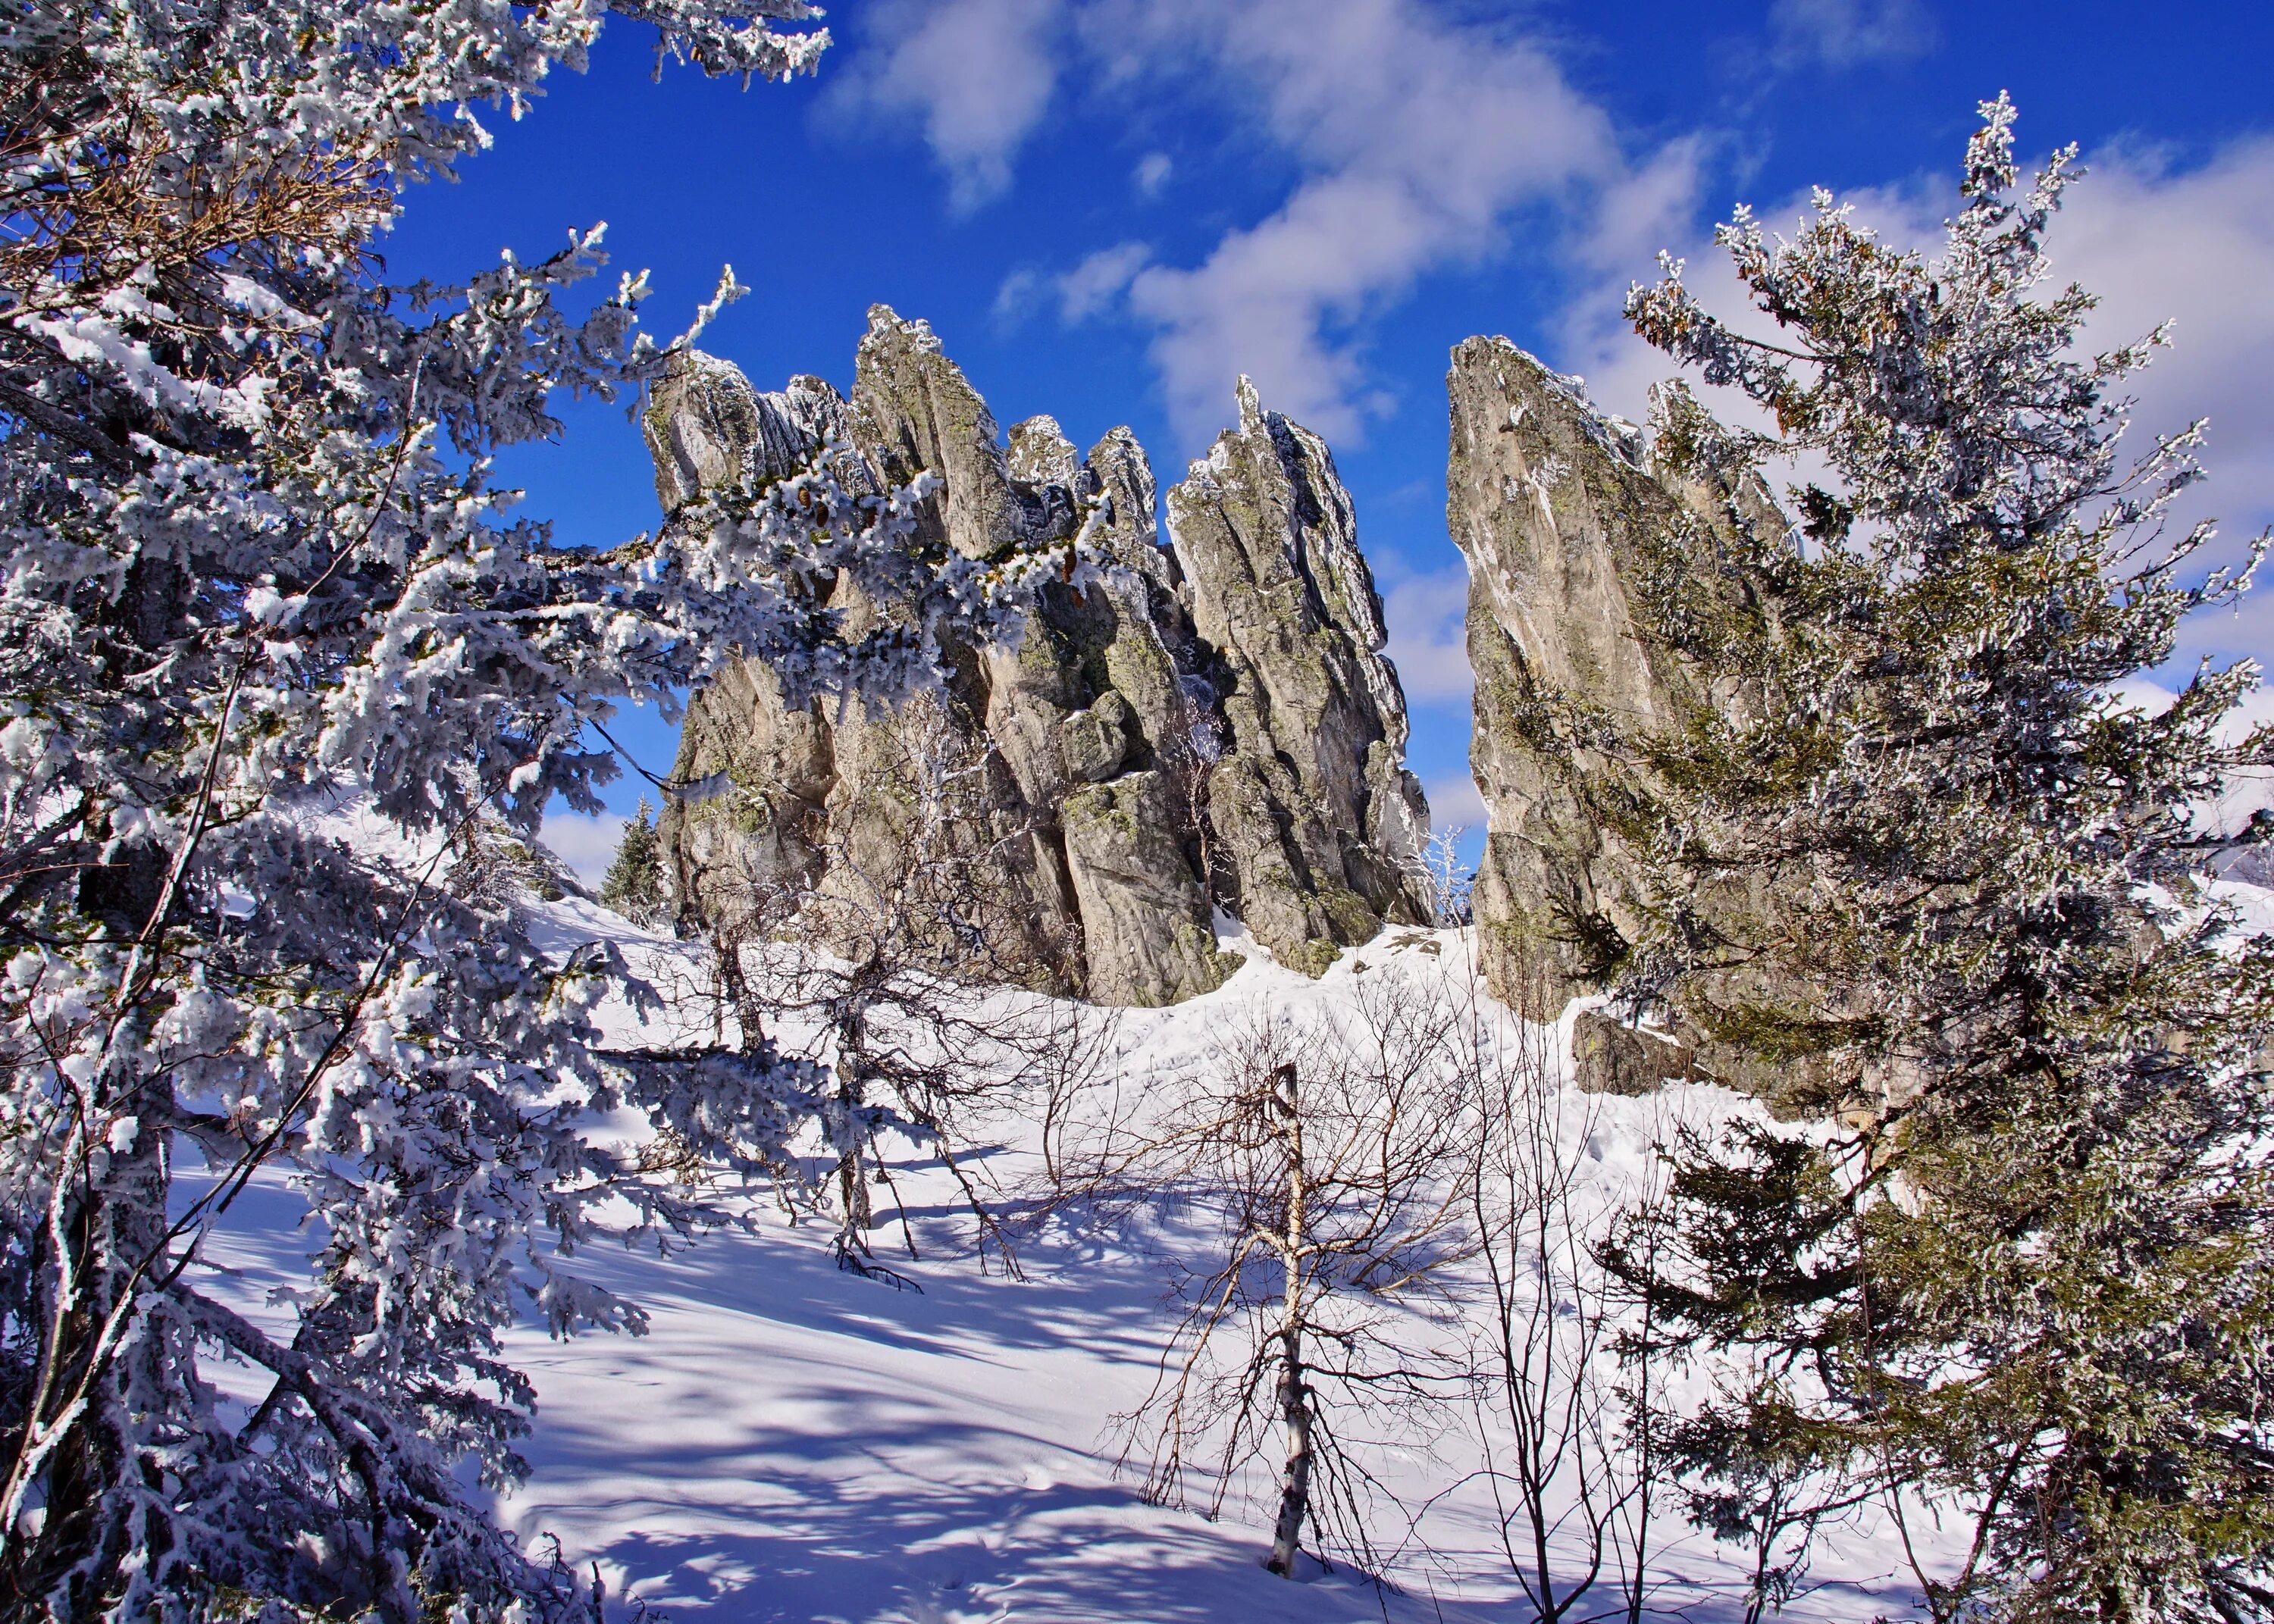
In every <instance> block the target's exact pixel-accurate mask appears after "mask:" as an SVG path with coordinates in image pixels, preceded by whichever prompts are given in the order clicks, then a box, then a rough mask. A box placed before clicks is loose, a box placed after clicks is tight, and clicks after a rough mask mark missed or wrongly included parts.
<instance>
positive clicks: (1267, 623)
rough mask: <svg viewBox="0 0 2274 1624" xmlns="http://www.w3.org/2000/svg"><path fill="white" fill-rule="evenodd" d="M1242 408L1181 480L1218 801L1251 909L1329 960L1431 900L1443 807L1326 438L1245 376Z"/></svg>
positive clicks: (1266, 936) (1231, 866)
mask: <svg viewBox="0 0 2274 1624" xmlns="http://www.w3.org/2000/svg"><path fill="white" fill-rule="evenodd" d="M1168 510H1169V530H1170V533H1171V536H1172V537H1173V538H1174V541H1175V545H1176V552H1177V557H1178V560H1179V561H1180V562H1181V563H1182V565H1183V567H1184V569H1185V573H1186V576H1187V578H1188V579H1189V581H1190V583H1191V591H1190V594H1189V601H1190V604H1191V607H1192V617H1193V629H1194V631H1195V632H1196V633H1197V634H1198V635H1199V637H1200V639H1201V642H1202V643H1204V644H1205V645H1206V647H1207V648H1208V649H1209V650H1210V651H1211V652H1212V654H1213V656H1214V662H1213V663H1214V666H1215V669H1214V670H1213V671H1211V672H1209V673H1207V674H1208V675H1209V676H1210V677H1211V678H1213V679H1214V686H1215V692H1214V695H1213V696H1214V698H1215V700H1216V703H1217V705H1218V706H1219V707H1220V710H1221V713H1222V715H1223V718H1224V723H1225V725H1226V729H1227V734H1226V737H1225V738H1224V755H1223V757H1222V759H1221V760H1220V761H1219V762H1218V763H1216V771H1215V772H1214V774H1213V776H1212V778H1211V779H1210V783H1209V811H1210V816H1211V821H1212V823H1213V825H1214V828H1215V831H1216V838H1217V840H1218V842H1219V843H1220V845H1221V847H1222V850H1223V855H1224V864H1225V867H1226V868H1227V870H1228V873H1229V877H1230V879H1231V886H1232V891H1233V893H1234V896H1235V897H1236V898H1237V903H1236V906H1237V907H1238V909H1239V915H1240V918H1241V919H1242V920H1243V921H1246V925H1247V928H1248V929H1250V930H1251V931H1253V932H1254V934H1255V936H1256V938H1257V939H1258V940H1259V941H1261V942H1264V943H1265V944H1268V945H1269V946H1270V947H1271V949H1272V950H1273V951H1274V953H1275V954H1276V955H1277V956H1278V957H1279V958H1280V959H1282V960H1283V961H1284V962H1290V963H1300V964H1306V965H1309V964H1324V963H1330V962H1332V960H1333V958H1334V956H1335V953H1336V951H1337V949H1338V947H1340V946H1344V945H1350V944H1356V943H1359V942H1362V941H1365V940H1366V939H1367V937H1369V936H1372V935H1373V934H1374V932H1375V931H1376V930H1377V929H1380V928H1381V926H1382V921H1384V920H1385V919H1396V920H1401V921H1406V922H1409V923H1419V922H1421V921H1423V920H1425V919H1426V918H1427V913H1426V908H1425V905H1424V902H1423V899H1422V897H1421V894H1420V892H1419V890H1418V888H1417V887H1416V885H1415V882H1414V873H1415V870H1416V868H1417V866H1418V864H1419V857H1420V853H1421V846H1422V843H1423V841H1424V840H1425V838H1426V836H1427V828H1428V811H1427V807H1426V806H1425V805H1424V803H1423V801H1422V798H1421V787H1420V786H1419V783H1418V782H1416V781H1415V779H1414V778H1413V775H1412V773H1410V772H1408V771H1405V737H1406V721H1405V700H1404V694H1403V693H1402V692H1401V691H1400V689H1399V688H1398V685H1397V673H1396V672H1395V671H1393V670H1392V669H1391V667H1390V665H1389V661H1388V660H1387V659H1385V658H1382V644H1383V643H1384V642H1385V641H1386V640H1387V637H1386V634H1385V632H1384V630H1383V628H1382V602H1381V599H1380V598H1378V597H1377V596H1376V595H1375V593H1374V578H1373V575H1372V574H1371V573H1370V572H1369V571H1368V570H1367V565H1366V560H1365V558H1364V556H1363V555H1361V554H1360V553H1359V550H1358V527H1357V522H1356V519H1355V518H1354V516H1353V515H1352V511H1351V503H1350V496H1349V493H1348V492H1345V491H1344V489H1343V485H1342V481H1341V480H1340V479H1339V478H1337V477H1336V474H1335V464H1334V458H1333V456H1332V455H1330V454H1329V452H1328V450H1327V447H1326V443H1325V442H1324V441H1323V440H1320V438H1319V437H1318V436H1317V435H1315V434H1314V433H1312V432H1310V431H1309V430H1308V429H1306V428H1303V427H1301V426H1300V425H1297V424H1295V423H1292V422H1291V421H1289V420H1288V419H1287V418H1286V417H1283V416H1281V415H1280V414H1279V413H1277V412H1269V411H1265V410H1263V408H1262V405H1261V402H1260V401H1259V400H1258V399H1257V397H1256V393H1255V389H1254V386H1253V385H1252V384H1250V383H1249V382H1248V380H1246V379H1245V378H1243V379H1241V380H1239V427H1238V428H1236V429H1229V430H1226V431H1225V432H1224V433H1223V434H1222V435H1221V436H1219V437H1218V438H1217V440H1216V444H1215V445H1214V446H1213V447H1211V448H1210V449H1209V454H1208V455H1207V456H1206V457H1205V458H1203V459H1202V460H1201V461H1199V462H1194V463H1193V466H1192V471H1191V473H1190V475H1189V476H1188V477H1186V479H1185V481H1184V482H1183V483H1182V484H1181V485H1178V486H1176V487H1175V488H1174V489H1173V490H1171V492H1169V498H1168Z"/></svg>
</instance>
